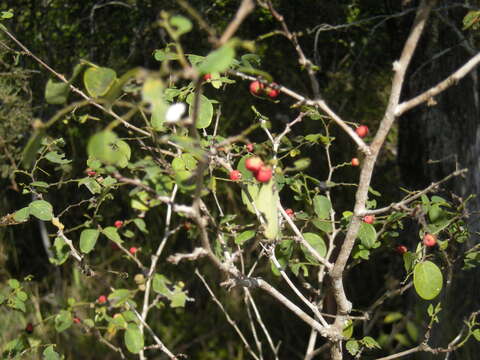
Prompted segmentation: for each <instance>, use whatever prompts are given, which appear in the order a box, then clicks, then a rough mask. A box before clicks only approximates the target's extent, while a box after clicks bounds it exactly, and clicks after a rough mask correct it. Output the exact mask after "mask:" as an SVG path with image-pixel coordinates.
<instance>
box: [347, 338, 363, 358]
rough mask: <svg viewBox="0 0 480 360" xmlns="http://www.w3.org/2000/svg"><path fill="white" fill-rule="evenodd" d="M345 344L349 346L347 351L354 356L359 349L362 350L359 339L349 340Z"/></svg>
mask: <svg viewBox="0 0 480 360" xmlns="http://www.w3.org/2000/svg"><path fill="white" fill-rule="evenodd" d="M345 346H346V348H347V351H348V352H349V353H350V354H351V355H352V356H355V355H356V354H357V353H358V350H360V345H359V344H358V341H357V340H354V339H351V340H348V341H347V344H346V345H345Z"/></svg>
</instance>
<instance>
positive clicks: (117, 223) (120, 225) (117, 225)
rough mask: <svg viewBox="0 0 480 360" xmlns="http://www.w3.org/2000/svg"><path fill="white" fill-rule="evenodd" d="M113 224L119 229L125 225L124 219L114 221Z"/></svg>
mask: <svg viewBox="0 0 480 360" xmlns="http://www.w3.org/2000/svg"><path fill="white" fill-rule="evenodd" d="M113 226H115V227H116V228H117V229H120V228H121V227H122V226H123V221H122V220H117V221H115V222H114V223H113Z"/></svg>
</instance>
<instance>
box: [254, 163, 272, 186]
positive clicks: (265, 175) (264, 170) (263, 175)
mask: <svg viewBox="0 0 480 360" xmlns="http://www.w3.org/2000/svg"><path fill="white" fill-rule="evenodd" d="M271 178H272V168H271V167H270V166H265V165H262V166H261V167H260V169H258V171H257V172H256V173H255V179H257V180H258V181H260V182H262V183H266V182H269V181H270V179H271Z"/></svg>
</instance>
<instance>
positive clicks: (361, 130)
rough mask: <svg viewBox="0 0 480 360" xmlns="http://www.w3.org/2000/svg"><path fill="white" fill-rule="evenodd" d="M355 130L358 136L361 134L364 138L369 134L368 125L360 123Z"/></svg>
mask: <svg viewBox="0 0 480 360" xmlns="http://www.w3.org/2000/svg"><path fill="white" fill-rule="evenodd" d="M355 132H356V133H357V135H358V136H360V137H361V138H364V137H365V136H367V134H368V126H367V125H360V126H359V127H357V128H356V129H355Z"/></svg>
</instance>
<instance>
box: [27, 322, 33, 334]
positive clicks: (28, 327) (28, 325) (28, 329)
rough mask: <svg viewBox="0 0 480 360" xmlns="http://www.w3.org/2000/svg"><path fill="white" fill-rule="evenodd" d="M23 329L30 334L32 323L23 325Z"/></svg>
mask: <svg viewBox="0 0 480 360" xmlns="http://www.w3.org/2000/svg"><path fill="white" fill-rule="evenodd" d="M25 331H26V332H27V333H29V334H31V333H32V332H33V324H32V323H28V324H27V326H25Z"/></svg>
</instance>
